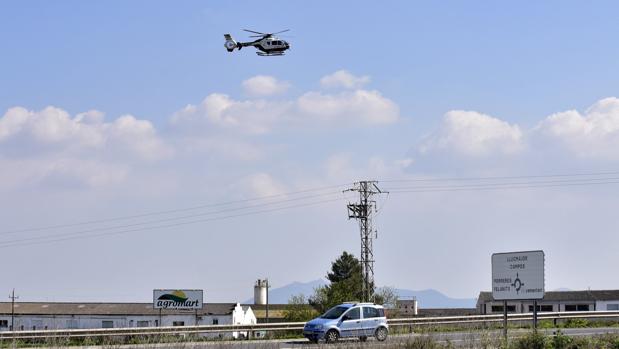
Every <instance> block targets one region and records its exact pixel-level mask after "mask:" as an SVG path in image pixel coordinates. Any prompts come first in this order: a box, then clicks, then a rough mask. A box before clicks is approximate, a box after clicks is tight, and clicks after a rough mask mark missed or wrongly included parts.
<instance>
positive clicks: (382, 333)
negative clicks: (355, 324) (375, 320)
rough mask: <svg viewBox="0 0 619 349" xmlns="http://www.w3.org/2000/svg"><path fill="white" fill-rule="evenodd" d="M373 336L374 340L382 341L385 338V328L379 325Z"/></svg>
mask: <svg viewBox="0 0 619 349" xmlns="http://www.w3.org/2000/svg"><path fill="white" fill-rule="evenodd" d="M374 337H376V340H378V341H380V342H382V341H384V340H385V339H387V329H386V328H384V327H379V328H377V329H376V332H375V333H374Z"/></svg>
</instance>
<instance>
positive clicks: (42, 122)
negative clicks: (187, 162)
mask: <svg viewBox="0 0 619 349" xmlns="http://www.w3.org/2000/svg"><path fill="white" fill-rule="evenodd" d="M103 118H104V114H103V113H102V112H100V111H96V110H91V111H88V112H86V113H80V114H77V115H76V116H75V117H74V118H72V117H71V115H69V113H68V112H66V111H65V110H63V109H60V108H56V107H52V106H49V107H46V108H44V109H43V110H40V111H29V110H27V109H25V108H21V107H15V108H11V109H9V110H8V111H7V112H6V113H5V114H4V116H2V117H1V118H0V143H1V142H4V141H8V140H10V139H19V140H20V141H22V143H25V144H28V143H30V144H33V143H34V144H42V145H56V146H57V147H58V149H60V150H63V149H64V150H72V151H75V152H83V151H87V150H89V151H94V150H99V151H105V150H110V149H117V150H118V151H120V152H122V153H123V154H127V153H129V154H133V155H135V156H137V157H138V158H141V159H145V160H157V159H161V158H165V157H168V156H170V155H171V153H172V150H171V149H170V148H169V147H168V146H167V145H165V143H164V142H163V141H162V140H161V139H160V138H159V137H158V135H157V132H156V130H155V128H154V126H153V125H152V123H151V122H150V121H147V120H138V119H136V118H135V117H134V116H131V115H124V116H121V117H120V118H118V119H116V120H115V121H113V122H111V123H105V122H104V121H103Z"/></svg>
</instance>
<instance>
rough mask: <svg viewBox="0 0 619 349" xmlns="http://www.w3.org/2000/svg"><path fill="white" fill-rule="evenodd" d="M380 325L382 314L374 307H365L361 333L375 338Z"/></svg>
mask: <svg viewBox="0 0 619 349" xmlns="http://www.w3.org/2000/svg"><path fill="white" fill-rule="evenodd" d="M379 324H380V313H379V312H378V309H376V308H374V307H363V319H362V320H361V331H362V332H363V335H364V336H373V335H374V332H375V331H376V327H378V325H379Z"/></svg>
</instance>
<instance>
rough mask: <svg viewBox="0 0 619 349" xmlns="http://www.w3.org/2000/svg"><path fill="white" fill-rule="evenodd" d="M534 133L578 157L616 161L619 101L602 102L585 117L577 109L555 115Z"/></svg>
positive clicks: (617, 153)
mask: <svg viewBox="0 0 619 349" xmlns="http://www.w3.org/2000/svg"><path fill="white" fill-rule="evenodd" d="M535 131H536V132H538V135H540V136H541V137H542V138H543V139H545V140H548V141H551V142H554V143H556V144H557V145H559V146H560V147H563V148H565V149H566V150H568V151H569V152H571V153H573V154H575V155H577V156H580V157H588V158H611V159H617V158H619V152H617V148H618V147H619V98H615V97H609V98H604V99H602V100H599V101H598V102H596V103H595V104H593V105H592V106H591V107H590V108H588V109H587V110H586V111H585V113H584V115H582V114H580V113H579V112H578V111H576V110H569V111H564V112H560V113H556V114H552V115H550V116H548V117H547V118H546V119H544V120H543V121H542V122H540V123H539V125H538V126H537V127H536V128H535Z"/></svg>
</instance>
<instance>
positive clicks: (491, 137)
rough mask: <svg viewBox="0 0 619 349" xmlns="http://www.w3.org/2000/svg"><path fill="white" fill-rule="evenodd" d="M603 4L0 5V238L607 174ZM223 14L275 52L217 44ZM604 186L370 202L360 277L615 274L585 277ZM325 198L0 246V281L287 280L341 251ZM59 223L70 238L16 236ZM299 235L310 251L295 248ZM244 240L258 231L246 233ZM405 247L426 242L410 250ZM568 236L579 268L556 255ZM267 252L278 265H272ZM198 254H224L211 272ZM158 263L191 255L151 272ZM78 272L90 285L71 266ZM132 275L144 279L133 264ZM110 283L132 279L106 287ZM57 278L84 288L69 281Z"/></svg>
mask: <svg viewBox="0 0 619 349" xmlns="http://www.w3.org/2000/svg"><path fill="white" fill-rule="evenodd" d="M618 7H619V5H618V4H617V3H616V2H611V1H594V2H588V3H585V2H577V1H545V2H530V3H516V2H513V3H505V2H491V1H468V2H462V1H444V2H440V3H437V2H416V1H390V2H386V3H378V2H371V1H368V2H360V1H354V2H353V1H341V2H326V1H325V2H320V1H313V2H291V1H281V2H278V1H269V2H251V1H228V2H207V1H182V2H163V1H131V2H126V1H105V2H103V1H102V2H84V1H55V2H48V1H4V2H2V3H1V4H0V43H1V44H0V51H1V53H0V86H2V88H1V89H0V165H1V166H2V169H3V171H2V172H3V174H2V175H0V192H1V193H2V196H1V198H0V218H1V219H2V221H3V222H4V227H5V228H6V229H4V231H5V232H6V231H12V230H16V229H24V228H30V227H47V226H50V225H55V224H65V223H75V222H83V221H91V220H98V219H103V218H110V217H119V216H126V215H133V214H140V213H144V212H153V211H161V210H170V209H176V208H185V207H193V206H196V205H201V204H206V203H218V202H225V201H229V200H241V199H247V198H251V197H259V196H264V195H273V194H277V195H279V194H283V193H290V192H294V191H297V190H304V189H306V188H316V187H323V186H331V185H338V184H342V183H349V182H352V181H354V180H360V179H364V178H376V179H379V180H387V179H394V178H395V179H403V178H404V179H415V178H420V177H422V178H426V179H427V178H454V177H456V178H458V177H467V176H489V175H490V176H527V175H539V174H544V175H547V174H557V173H559V174H561V173H563V174H565V173H567V174H577V173H592V172H610V171H614V170H616V169H617V168H618V166H617V161H618V160H619V156H617V155H616V154H615V151H614V149H616V146H617V145H619V131H618V130H619V121H618V120H619V99H617V98H616V97H617V96H618V95H619V91H618V90H619V85H618V83H617V81H619V64H618V63H617V62H619V47H618V46H617V45H616V34H617V32H619V24H618V22H617V21H616V13H617V11H618V10H619V8H618ZM242 28H248V29H253V30H258V31H278V30H283V29H291V31H290V33H286V34H290V36H288V37H285V39H286V40H288V41H289V42H290V43H291V46H292V49H291V50H290V51H289V52H288V54H287V55H286V56H284V57H266V58H265V57H258V56H256V55H255V54H254V53H253V51H254V50H253V49H252V48H245V49H243V50H242V51H240V52H236V51H235V52H234V53H228V52H226V50H225V49H224V47H223V42H224V41H223V34H224V33H230V34H232V35H233V36H234V37H235V38H236V39H237V40H246V39H247V35H245V34H246V33H245V32H243V31H242V30H241V29H242ZM328 81H331V83H329V82H328ZM50 106H51V107H52V108H50ZM187 106H189V108H188V107H187ZM103 114H104V115H105V116H103ZM387 183H388V182H386V184H385V185H386V186H389V184H387ZM392 187H394V186H393V185H392ZM615 189H616V187H615V186H613V185H608V186H606V185H605V186H600V187H595V188H591V187H586V186H584V187H582V188H581V187H578V188H571V187H570V188H568V187H559V188H551V189H537V190H532V191H528V190H513V191H509V190H507V191H498V192H489V193H487V192H463V193H460V192H458V193H442V194H436V193H422V194H419V195H404V196H398V195H392V196H390V198H389V199H388V201H387V203H386V206H385V211H384V213H382V214H381V219H380V220H379V223H380V224H382V225H381V226H380V229H381V231H384V233H381V238H380V240H378V242H377V244H376V248H377V253H378V254H379V257H381V259H378V258H377V260H378V262H377V282H378V283H379V284H387V285H393V286H397V287H399V288H413V289H423V288H436V289H439V290H441V291H443V292H445V293H447V294H449V295H452V296H457V297H473V296H475V295H476V293H477V292H478V291H479V290H480V289H482V288H488V287H489V285H487V282H486V281H487V280H489V277H488V275H487V274H488V273H489V265H486V264H488V263H489V256H490V254H491V253H492V252H497V251H505V250H512V249H538V248H544V249H545V250H546V251H547V256H548V257H549V260H553V259H552V258H554V260H555V261H556V262H555V263H556V264H555V265H557V267H556V269H554V271H553V274H550V275H552V276H551V277H550V278H549V283H550V284H549V286H550V287H551V288H552V287H555V288H558V287H568V288H585V287H588V286H591V287H594V288H595V287H597V288H611V287H614V288H616V285H613V284H612V283H610V282H608V280H607V278H606V276H607V273H605V272H599V273H594V274H591V273H590V272H589V270H592V269H598V267H599V265H598V264H597V263H598V262H603V263H604V265H611V264H613V263H614V264H616V263H617V262H619V260H618V259H617V258H619V257H617V256H616V254H615V253H614V250H612V249H611V248H610V247H607V246H611V243H615V245H616V242H618V241H617V238H616V237H615V235H616V234H614V231H613V226H614V225H613V219H612V217H613V213H612V210H611V209H610V208H611V207H613V205H614V206H616V199H614V197H613V195H611V194H612V191H614V190H615ZM284 196H285V195H284ZM285 197H289V196H285ZM343 200H344V201H345V199H344V198H343ZM344 204H345V202H344V203H340V202H338V203H328V204H326V205H325V206H324V207H323V206H320V205H319V206H316V207H313V206H312V207H311V208H309V209H308V211H307V212H306V211H305V210H290V211H285V212H284V213H273V214H271V215H267V216H261V215H256V216H251V217H249V218H248V217H241V218H235V219H229V220H222V221H216V222H210V223H203V224H195V225H187V226H179V227H175V228H169V229H159V230H153V231H141V232H136V233H131V234H122V235H116V236H110V237H101V238H92V239H83V240H81V239H76V240H71V241H65V242H54V243H49V244H40V245H24V246H15V247H6V248H3V249H2V250H1V251H2V254H5V253H6V256H8V257H9V258H11V259H12V260H15V259H17V260H21V259H22V256H23V255H24V253H26V252H28V255H30V256H32V257H31V258H28V259H27V260H24V261H23V262H20V264H19V265H20V267H18V268H15V269H13V270H11V271H9V275H8V276H7V278H6V280H7V284H6V288H7V289H8V288H10V287H13V285H15V287H17V288H21V289H22V290H23V292H22V293H23V294H24V296H25V297H26V298H30V299H42V298H45V297H49V299H58V300H63V299H80V297H84V294H86V293H87V294H89V296H88V297H91V299H104V300H105V299H110V300H147V298H148V295H149V293H148V292H147V290H150V289H152V288H155V287H200V288H204V289H206V290H207V294H208V295H209V296H212V297H213V298H212V299H213V300H217V301H232V300H234V299H239V300H240V299H245V298H247V295H248V294H250V293H251V286H252V284H253V280H254V279H256V278H258V277H262V276H265V274H268V275H270V277H271V278H272V279H273V280H274V282H275V284H277V283H279V284H280V285H283V284H286V283H289V282H292V281H309V280H313V279H316V278H317V277H321V276H324V273H325V272H326V270H327V268H328V266H329V262H330V260H332V259H333V258H334V257H335V256H336V255H337V254H339V253H340V252H341V251H342V250H344V249H346V250H349V251H352V252H354V253H357V250H358V242H357V234H358V233H357V232H356V226H355V225H354V224H353V223H352V222H347V221H346V220H345V210H344V211H342V212H340V211H338V210H339V209H342V208H343V207H345V206H344ZM390 210H391V211H390ZM309 213H311V214H309ZM566 217H567V218H566ZM411 221H412V223H411ZM106 224H107V223H106ZM94 228H96V229H102V228H103V226H101V225H98V226H94ZM461 231H464V233H460V232H461ZM584 231H587V232H589V231H593V232H592V233H589V234H592V235H591V238H592V239H593V242H592V244H591V246H590V247H583V246H582V245H581V244H579V243H577V242H575V240H578V237H579V236H582V234H584ZM69 232H70V231H69ZM335 232H337V233H335ZM340 232H341V234H340ZM62 233H65V234H66V233H68V232H67V230H66V229H64V230H63V229H61V230H60V231H58V230H53V231H52V230H43V231H37V232H32V231H31V232H24V233H20V234H17V235H19V236H20V238H22V239H34V238H39V237H41V236H44V235H45V234H62ZM170 234H171V235H172V236H175V237H177V238H179V239H180V240H181V241H191V242H193V243H191V244H188V246H186V247H185V248H183V249H170V248H168V247H166V246H167V245H166V244H165V243H164V242H165V241H166V239H169V236H170ZM493 234H494V235H493ZM9 235H16V234H9ZM308 235H309V236H316V238H317V240H318V241H320V243H319V244H318V245H319V246H321V245H323V242H324V241H325V240H327V241H329V243H328V244H327V245H328V246H327V247H324V248H316V249H314V248H306V247H304V246H306V245H307V244H309V243H308V242H307V241H308V239H307V236H308ZM6 236H8V235H5V236H3V237H1V238H0V240H2V241H6V240H7V239H9V238H8V237H6ZM455 236H457V237H455ZM11 238H14V236H11ZM255 239H258V240H260V243H256V245H253V243H250V242H252V241H254V240H255ZM331 239H333V240H331ZM557 239H558V240H560V241H565V242H561V243H560V244H557V242H556V241H557ZM450 240H453V243H452V244H450V243H449V241H450ZM30 241H34V240H30ZM383 241H384V242H383ZM0 243H1V242H0ZM419 244H421V245H422V246H430V247H431V248H425V247H424V248H421V249H422V250H424V251H419V248H418V247H416V246H418V245H419ZM222 246H235V247H234V248H230V249H226V248H222ZM291 246H292V247H291ZM458 246H460V247H461V248H458ZM480 246H483V248H479V247H480ZM593 246H597V247H596V248H594V247H593ZM145 247H147V248H145ZM199 247H201V248H199ZM406 247H410V249H407V248H406ZM477 248H479V249H477ZM583 249H584V256H587V257H588V260H589V262H586V263H584V264H583V265H581V266H578V267H574V266H570V267H569V268H567V267H565V268H564V267H563V266H566V265H569V261H571V259H570V258H571V256H572V255H574V254H576V253H578V254H579V255H580V254H582V253H583ZM299 250H303V252H300V251H299ZM205 251H206V252H205ZM205 253H206V255H208V256H209V257H206V258H205V257H204V255H205ZM153 255H157V256H161V255H164V256H166V260H167V261H162V260H161V259H160V258H157V259H155V258H153ZM472 255H473V256H472ZM282 258H290V260H294V262H290V264H289V265H285V266H284V265H281V264H280V261H281V259H282ZM450 258H456V259H459V260H468V261H470V262H469V263H468V264H466V265H465V266H466V268H468V269H466V271H463V272H461V273H459V275H461V277H460V278H458V277H456V278H453V279H451V280H447V279H445V278H438V277H436V275H438V274H440V273H441V272H445V273H448V272H449V270H450V269H449V266H450V264H449V262H447V261H446V259H450ZM212 260H228V261H230V265H229V267H226V268H213V267H211V264H209V262H210V261H212ZM308 260H311V261H315V262H311V263H308V262H307V261H308ZM168 261H177V262H178V263H181V264H182V263H184V264H187V265H191V267H188V268H187V269H186V270H185V271H176V272H175V273H173V272H172V269H170V268H173V267H172V266H171V265H173V264H174V263H168ZM403 261H405V262H409V263H411V264H412V265H417V264H421V263H427V262H428V261H429V262H430V264H431V265H435V266H436V268H437V269H436V270H420V271H419V273H418V274H416V275H413V276H408V275H402V273H401V272H398V270H399V269H398V268H399V265H401V264H402V262H403ZM487 262H488V263H487ZM248 264H250V265H253V266H254V267H255V269H252V268H248V267H247V265H248ZM68 265H70V266H71V267H70V268H69V269H67V270H65V269H63V268H66V266H68ZM558 266H562V267H561V268H560V267H558ZM133 268H135V269H133ZM288 268H292V269H293V270H296V271H297V272H296V273H294V275H291V273H290V271H289V270H288ZM110 269H111V270H114V271H115V272H110V271H109V270H110ZM86 270H94V271H97V272H99V273H101V277H98V278H96V279H94V278H86V279H84V280H76V279H75V277H74V276H75V275H80V274H82V273H85V272H86ZM144 270H150V271H149V272H147V273H146V274H140V275H142V277H140V278H136V277H135V275H136V274H135V273H142V272H143V271H144ZM159 272H161V273H163V274H165V275H168V277H167V278H166V277H162V276H161V274H159ZM196 274H199V275H201V277H202V278H203V279H195V276H194V275H196ZM26 275H28V276H26ZM50 275H53V276H54V277H53V278H51V276H50ZM46 278H50V279H49V280H48V279H46ZM574 278H576V279H577V280H578V281H574ZM39 280H45V286H42V282H40V281H39ZM206 280H208V281H206ZM466 280H472V282H470V283H466V282H465V281H466ZM119 282H120V283H124V284H125V285H126V286H127V288H126V289H135V290H136V292H128V291H127V292H125V291H123V292H120V291H116V289H115V288H114V287H111V286H110V284H115V283H119ZM214 284H215V285H214ZM2 286H5V283H4V282H3V284H2ZM76 288H77V289H82V290H83V292H75V293H73V294H71V292H72V291H70V290H71V289H76ZM136 294H141V295H144V294H145V295H146V296H144V297H146V298H144V297H142V296H138V295H136ZM230 298H234V299H230Z"/></svg>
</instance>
